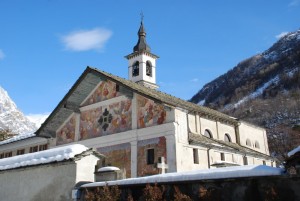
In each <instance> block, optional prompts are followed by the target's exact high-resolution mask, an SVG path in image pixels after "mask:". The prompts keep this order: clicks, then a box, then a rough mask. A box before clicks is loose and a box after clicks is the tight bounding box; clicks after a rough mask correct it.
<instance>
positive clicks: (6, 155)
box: [4, 152, 12, 158]
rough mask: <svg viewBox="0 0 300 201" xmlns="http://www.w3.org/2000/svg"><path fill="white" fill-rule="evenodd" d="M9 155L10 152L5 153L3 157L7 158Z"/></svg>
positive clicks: (10, 155) (10, 154)
mask: <svg viewBox="0 0 300 201" xmlns="http://www.w3.org/2000/svg"><path fill="white" fill-rule="evenodd" d="M9 157H12V152H7V153H5V156H4V158H9Z"/></svg>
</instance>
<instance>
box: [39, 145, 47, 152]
mask: <svg viewBox="0 0 300 201" xmlns="http://www.w3.org/2000/svg"><path fill="white" fill-rule="evenodd" d="M44 150H47V144H43V145H40V146H39V151H44Z"/></svg>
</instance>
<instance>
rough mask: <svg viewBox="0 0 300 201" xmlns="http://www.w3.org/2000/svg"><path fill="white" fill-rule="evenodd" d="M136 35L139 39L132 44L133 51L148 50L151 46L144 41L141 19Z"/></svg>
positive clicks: (144, 33)
mask: <svg viewBox="0 0 300 201" xmlns="http://www.w3.org/2000/svg"><path fill="white" fill-rule="evenodd" d="M138 36H139V40H138V42H137V44H136V45H135V46H134V48H133V52H142V51H146V52H150V51H151V48H150V46H149V45H148V44H147V42H146V30H145V28H144V23H143V21H141V25H140V28H139V31H138Z"/></svg>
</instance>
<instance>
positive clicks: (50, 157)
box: [0, 144, 89, 170]
mask: <svg viewBox="0 0 300 201" xmlns="http://www.w3.org/2000/svg"><path fill="white" fill-rule="evenodd" d="M88 149H89V148H87V147H85V146H83V145H81V144H75V145H69V146H64V147H59V148H53V149H49V150H45V151H40V152H35V153H30V154H24V155H19V156H14V157H11V158H4V159H0V170H7V169H14V168H18V167H24V166H30V165H39V164H45V163H51V162H55V161H63V160H68V159H72V158H74V157H75V156H76V155H78V154H81V153H83V152H84V151H86V150H88Z"/></svg>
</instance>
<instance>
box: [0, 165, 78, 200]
mask: <svg viewBox="0 0 300 201" xmlns="http://www.w3.org/2000/svg"><path fill="white" fill-rule="evenodd" d="M75 184H76V164H75V163H74V162H66V163H57V164H51V165H40V166H34V167H26V168H18V169H13V170H6V171H0V195H1V198H9V200H22V201H41V200H43V201H61V200H65V201H68V200H72V199H71V191H72V188H73V187H74V185H75Z"/></svg>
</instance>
